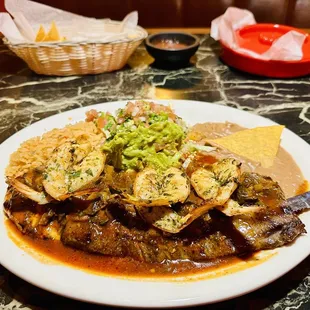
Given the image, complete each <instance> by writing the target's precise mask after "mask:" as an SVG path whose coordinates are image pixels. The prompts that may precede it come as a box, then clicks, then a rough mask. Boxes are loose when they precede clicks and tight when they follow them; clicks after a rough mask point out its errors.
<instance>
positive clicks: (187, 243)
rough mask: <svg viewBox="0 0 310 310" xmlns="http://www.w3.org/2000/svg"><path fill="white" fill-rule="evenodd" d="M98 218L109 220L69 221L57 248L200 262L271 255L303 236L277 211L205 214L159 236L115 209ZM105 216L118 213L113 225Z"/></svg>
mask: <svg viewBox="0 0 310 310" xmlns="http://www.w3.org/2000/svg"><path fill="white" fill-rule="evenodd" d="M116 211H117V212H116ZM101 212H105V213H106V217H107V218H109V217H110V218H112V219H110V220H108V221H107V222H106V223H104V224H101V225H100V224H98V223H99V221H97V220H96V216H94V217H89V218H85V217H84V218H82V219H81V218H79V217H76V218H72V219H70V220H68V221H67V223H66V225H65V227H64V230H63V232H62V237H61V240H62V242H63V243H64V244H66V245H69V246H72V247H75V248H79V249H82V250H84V251H89V252H94V253H101V254H104V255H111V256H120V257H125V256H130V257H133V258H135V259H137V260H140V261H146V262H162V261H163V260H166V259H168V260H175V259H190V260H193V261H204V260H210V259H214V258H220V257H224V256H229V255H236V254H245V253H250V252H253V251H258V250H263V249H273V248H276V247H279V246H283V245H284V244H287V243H290V242H292V241H293V240H294V239H295V238H296V237H297V236H299V235H300V234H301V233H304V232H305V229H304V225H303V223H302V222H301V221H300V220H299V218H298V217H297V216H296V215H293V214H285V213H284V212H283V211H281V210H280V209H278V210H272V211H270V212H259V213H255V214H254V213H253V214H246V215H240V216H234V217H231V218H229V217H226V216H223V215H222V214H220V212H218V211H214V212H210V213H211V219H210V220H209V221H207V222H204V220H203V219H199V220H197V221H196V222H193V223H192V224H191V225H190V226H189V227H188V228H186V229H185V230H184V231H182V233H179V234H174V235H164V234H163V233H162V232H161V231H159V230H156V229H154V228H151V227H147V226H145V224H144V223H143V222H141V220H140V219H139V217H138V216H137V217H136V218H132V217H133V215H132V214H128V212H127V211H125V210H121V209H120V208H118V207H117V206H115V205H113V206H110V207H109V208H108V209H105V210H104V211H103V210H102V211H101ZM110 212H111V213H114V216H115V213H118V216H117V219H115V218H114V219H113V217H111V214H110ZM129 223H130V224H129Z"/></svg>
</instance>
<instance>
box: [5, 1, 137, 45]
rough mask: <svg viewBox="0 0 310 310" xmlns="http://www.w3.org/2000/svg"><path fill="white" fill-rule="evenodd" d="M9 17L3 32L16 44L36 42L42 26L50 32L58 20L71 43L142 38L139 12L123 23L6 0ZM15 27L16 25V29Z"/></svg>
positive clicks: (129, 15) (28, 2) (126, 18)
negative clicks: (52, 25)
mask: <svg viewBox="0 0 310 310" xmlns="http://www.w3.org/2000/svg"><path fill="white" fill-rule="evenodd" d="M5 8H6V10H7V11H8V12H9V13H10V14H11V15H12V16H13V17H14V21H13V20H12V19H11V18H10V16H9V14H7V13H1V15H2V14H5V15H2V18H1V19H0V32H2V33H3V34H4V36H5V37H6V38H7V39H8V40H9V41H10V42H12V43H29V42H34V41H35V37H36V34H37V32H38V30H39V27H40V25H42V26H43V27H44V29H45V31H48V30H49V28H50V26H51V22H52V21H55V23H56V25H57V28H58V30H59V33H60V36H61V37H66V41H70V42H74V43H77V42H96V43H97V42H98V43H99V42H101V43H104V42H114V41H122V40H129V39H132V38H135V37H139V36H141V35H142V33H141V30H138V29H137V24H138V13H137V12H131V13H130V14H128V15H127V16H126V17H125V18H124V20H123V21H122V22H121V23H120V22H119V23H116V22H113V21H111V20H110V19H104V20H99V19H95V18H89V17H84V16H80V15H77V14H73V13H70V12H66V11H63V10H60V9H56V8H53V7H50V6H48V5H44V4H41V3H37V2H33V1H30V0H5ZM13 25H14V26H13Z"/></svg>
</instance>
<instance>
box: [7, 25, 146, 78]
mask: <svg viewBox="0 0 310 310" xmlns="http://www.w3.org/2000/svg"><path fill="white" fill-rule="evenodd" d="M137 32H138V36H137V37H136V38H135V39H132V40H130V39H128V40H126V41H116V42H111V43H96V42H90V43H89V42H85V43H72V42H66V41H64V42H55V43H48V42H44V43H27V44H12V43H10V42H9V41H8V40H7V39H6V38H4V39H3V41H4V43H5V44H6V45H7V46H8V47H9V49H10V50H11V51H13V52H14V53H15V54H16V55H17V56H18V57H20V58H21V59H23V60H24V61H25V62H26V63H27V65H28V66H29V67H30V69H31V70H33V71H34V72H36V73H37V74H43V75H58V76H67V75H85V74H97V73H103V72H110V71H115V70H118V69H121V68H122V67H124V66H125V65H126V63H127V61H128V58H129V57H130V56H131V54H132V53H133V52H134V51H135V49H136V48H137V47H138V46H139V45H140V44H141V42H142V41H143V40H144V39H145V38H146V37H147V32H146V31H145V30H144V29H143V28H141V27H139V26H137Z"/></svg>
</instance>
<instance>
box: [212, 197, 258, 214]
mask: <svg viewBox="0 0 310 310" xmlns="http://www.w3.org/2000/svg"><path fill="white" fill-rule="evenodd" d="M216 208H217V209H218V210H219V211H221V212H222V213H224V214H225V215H227V216H234V215H240V214H246V213H253V212H259V211H261V210H262V209H264V207H262V206H257V205H253V206H241V205H240V204H239V203H238V202H237V201H235V200H233V199H229V200H228V201H227V202H226V203H225V204H224V205H223V206H218V207H216Z"/></svg>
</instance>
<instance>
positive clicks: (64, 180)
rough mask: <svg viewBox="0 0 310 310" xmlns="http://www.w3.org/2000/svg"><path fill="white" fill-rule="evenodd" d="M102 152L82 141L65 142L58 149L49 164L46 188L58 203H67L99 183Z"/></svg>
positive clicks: (102, 158)
mask: <svg viewBox="0 0 310 310" xmlns="http://www.w3.org/2000/svg"><path fill="white" fill-rule="evenodd" d="M105 158H106V156H105V154H104V153H102V151H101V150H98V149H93V148H92V146H91V145H90V144H89V143H87V142H85V141H81V142H80V143H78V141H70V142H66V143H64V144H63V145H61V146H60V147H59V148H57V149H56V150H55V151H54V153H53V155H52V157H51V159H50V160H49V161H48V163H47V167H46V169H45V172H44V181H43V186H44V189H45V190H46V192H47V193H48V194H49V195H50V196H52V197H53V198H54V199H56V200H64V199H66V198H68V197H69V196H70V195H71V194H72V193H74V192H76V191H78V190H82V189H84V188H86V187H88V186H89V185H91V184H93V183H94V182H95V181H96V180H98V178H99V176H100V174H101V173H102V171H103V168H104V164H105Z"/></svg>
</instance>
